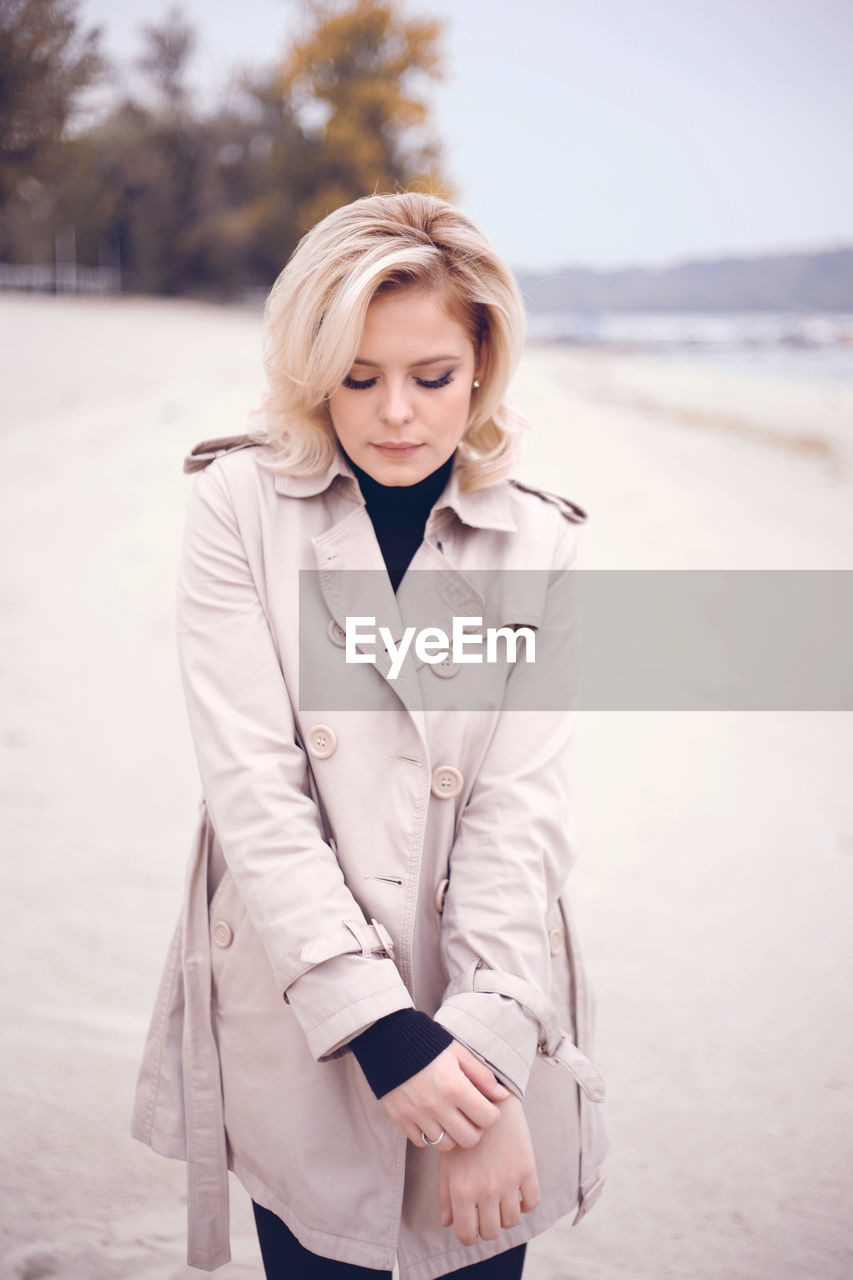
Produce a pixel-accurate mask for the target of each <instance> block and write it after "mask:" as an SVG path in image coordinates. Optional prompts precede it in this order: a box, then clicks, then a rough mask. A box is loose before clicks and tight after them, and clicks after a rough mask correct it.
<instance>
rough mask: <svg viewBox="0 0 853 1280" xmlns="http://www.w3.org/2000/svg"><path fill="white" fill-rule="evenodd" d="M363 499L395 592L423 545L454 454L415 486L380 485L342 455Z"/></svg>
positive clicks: (347, 457)
mask: <svg viewBox="0 0 853 1280" xmlns="http://www.w3.org/2000/svg"><path fill="white" fill-rule="evenodd" d="M341 453H343V455H344V457H345V458H346V460H347V462H348V463H349V465H350V466H351V467H352V469H353V472H354V473H355V477H356V479H357V480H358V485H359V488H360V489H361V492H362V494H363V495H364V501H365V503H366V505H367V514H368V515H369V516H370V519H371V520H372V522H373V528H374V530H375V531H376V537H377V540H378V542H379V547H380V550H381V551H382V558H383V559H384V561H385V567H386V569H387V570H388V576H389V578H390V579H391V586H392V587H393V588H394V591H395V592H396V590H397V588H398V587H399V585H400V583H401V582H402V580H403V575H404V573H405V572H406V570H407V569H408V567H409V565H410V563H411V560H412V556H413V555H414V554H415V552H416V551H417V549H418V547H419V546H420V545H421V543H422V542H423V537H424V529H425V527H426V522H427V517H428V516H429V513H430V511H432V509H433V507H434V506H435V503H436V501H437V500H438V498H439V496H440V494H441V492H442V490H443V489H444V486H445V485H446V484H447V481H448V479H449V478H450V472H451V471H452V470H453V454H451V455H450V457H449V458H448V459H447V461H446V462H443V463H442V464H441V466H440V467H438V468H437V469H436V470H435V471H433V472H432V473H431V474H430V475H428V476H425V477H424V479H423V480H418V481H417V483H416V484H405V485H403V484H399V485H393V484H380V483H379V481H378V480H374V479H373V477H372V476H369V475H368V474H367V472H366V471H362V469H361V467H359V466H357V465H356V463H354V462H353V460H352V458H351V457H350V456H349V455H348V454H347V453H344V450H343V449H341Z"/></svg>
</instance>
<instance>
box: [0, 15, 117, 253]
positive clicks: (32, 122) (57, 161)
mask: <svg viewBox="0 0 853 1280" xmlns="http://www.w3.org/2000/svg"><path fill="white" fill-rule="evenodd" d="M77 7H78V6H77V5H76V4H75V3H73V0H0V211H1V212H0V256H4V255H5V254H7V253H8V252H9V251H10V247H11V242H13V241H14V240H15V238H16V234H17V233H18V232H19V230H20V228H21V227H22V226H23V225H26V224H29V225H30V226H31V227H32V226H34V225H35V226H38V225H39V224H43V226H44V235H45V236H46V237H47V238H48V240H51V239H52V234H53V230H54V228H53V214H54V207H53V206H54V201H53V192H52V189H53V186H54V183H55V179H56V173H57V168H58V166H60V165H61V161H62V154H61V153H62V145H63V142H64V139H65V136H66V131H67V126H68V122H69V120H70V118H71V116H72V115H73V113H74V111H75V108H76V107H77V105H78V103H79V100H80V96H81V94H82V93H83V91H84V90H85V89H86V88H87V87H88V86H89V85H90V84H91V83H92V81H93V80H94V79H95V77H96V76H97V75H98V73H99V71H100V70H101V67H102V63H101V59H100V56H99V53H98V42H99V32H98V30H97V29H92V30H89V31H84V30H83V29H82V27H81V24H80V22H79V19H78V17H77V13H76V10H77Z"/></svg>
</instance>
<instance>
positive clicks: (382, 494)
mask: <svg viewBox="0 0 853 1280" xmlns="http://www.w3.org/2000/svg"><path fill="white" fill-rule="evenodd" d="M339 448H340V449H341V453H342V454H343V456H344V457H345V458H346V460H347V462H348V463H349V465H350V466H351V467H352V469H353V473H354V474H355V478H356V479H357V480H358V484H359V488H360V489H361V492H362V494H363V495H364V500H365V502H366V503H367V505H368V507H371V506H382V507H386V508H388V507H400V508H405V509H407V510H409V511H413V510H414V509H416V508H417V507H425V508H426V510H427V511H429V510H430V508H431V507H432V505H433V503H434V502H435V500H436V499H437V498H438V497H439V495H440V493H441V491H442V489H443V488H444V486H445V485H446V484H447V481H448V479H449V477H450V473H451V471H452V470H453V458H454V456H455V455H454V454H451V455H450V457H449V458H448V459H447V460H446V461H445V462H443V463H442V464H441V466H440V467H436V469H435V471H432V472H430V474H429V475H428V476H424V478H423V480H416V481H415V483H414V484H382V483H381V482H380V481H379V480H374V478H373V476H371V475H368V473H367V472H366V471H365V470H364V469H363V468H362V467H360V466H358V464H357V463H355V462H353V460H352V458H351V457H350V456H349V454H348V453H347V452H346V451H345V450H344V449H343V448H342V447H341V446H339Z"/></svg>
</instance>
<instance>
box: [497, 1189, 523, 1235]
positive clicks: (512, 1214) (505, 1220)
mask: <svg viewBox="0 0 853 1280" xmlns="http://www.w3.org/2000/svg"><path fill="white" fill-rule="evenodd" d="M519 1222H521V1193H520V1192H518V1193H517V1194H516V1195H515V1196H505V1197H504V1199H503V1200H501V1226H502V1227H517V1226H518V1224H519Z"/></svg>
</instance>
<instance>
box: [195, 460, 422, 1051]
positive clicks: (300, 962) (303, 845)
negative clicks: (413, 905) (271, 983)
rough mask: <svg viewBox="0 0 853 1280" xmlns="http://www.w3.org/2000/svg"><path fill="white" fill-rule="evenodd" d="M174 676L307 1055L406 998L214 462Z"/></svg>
mask: <svg viewBox="0 0 853 1280" xmlns="http://www.w3.org/2000/svg"><path fill="white" fill-rule="evenodd" d="M177 638H178V655H179V662H180V669H181V677H182V681H183V686H184V693H185V696H186V703H187V709H188V713H189V722H190V729H191V733H192V738H193V744H194V746H195V753H196V758H197V760H198V767H199V772H200V774H201V780H202V787H203V790H204V795H205V800H206V803H207V807H208V810H209V812H210V816H211V820H212V823H213V827H214V830H215V831H216V834H217V836H218V838H219V842H220V844H221V846H222V850H223V853H224V855H225V859H226V862H227V864H228V868H229V870H230V872H231V874H232V876H233V878H234V881H235V884H236V886H237V889H238V891H239V893H240V896H241V898H242V900H243V902H244V904H245V907H246V911H247V914H248V916H249V919H250V920H251V922H252V924H253V925H254V927H255V929H256V931H257V933H258V934H259V936H260V938H261V941H262V943H263V945H264V949H265V951H266V953H267V956H268V958H269V962H270V965H271V966H272V971H273V974H274V976H275V979H276V982H277V984H278V986H279V988H280V990H281V992H282V995H283V996H284V998H285V999H286V1000H287V1002H288V1003H289V1005H290V1007H291V1008H292V1010H293V1012H294V1014H295V1015H296V1017H297V1019H298V1020H299V1022H300V1024H301V1026H302V1028H303V1030H304V1032H305V1034H306V1037H307V1041H308V1045H309V1048H310V1050H311V1052H312V1054H313V1056H314V1057H315V1058H317V1059H321V1058H323V1057H327V1056H328V1055H330V1054H332V1053H334V1052H336V1051H337V1050H339V1049H340V1048H341V1047H342V1046H343V1045H344V1044H345V1043H346V1042H347V1041H348V1040H349V1039H350V1038H351V1037H352V1036H353V1035H355V1034H357V1033H358V1032H359V1031H362V1030H363V1029H364V1028H365V1027H367V1026H369V1025H370V1024H371V1023H373V1022H375V1021H376V1019H377V1018H381V1017H383V1016H385V1015H386V1014H389V1013H392V1012H394V1011H395V1010H397V1009H403V1008H409V1007H411V1005H412V1000H411V997H410V996H409V993H408V991H407V989H406V987H405V985H404V983H403V981H402V978H401V977H400V974H399V971H398V969H397V967H396V965H395V963H394V961H393V959H392V958H390V955H391V947H390V937H389V935H388V934H387V932H386V931H385V929H384V926H383V925H382V924H381V922H377V921H373V922H368V921H367V920H366V919H365V917H364V915H363V913H362V911H361V908H360V907H359V905H358V903H357V902H356V900H355V898H354V897H353V895H352V893H351V892H350V890H349V888H348V886H347V884H346V882H345V880H344V876H343V873H342V871H341V868H340V866H339V865H338V862H337V859H336V857H335V854H334V852H333V851H332V849H331V847H330V846H329V844H328V843H327V842H326V841H325V839H324V835H323V827H322V822H321V818H320V814H319V811H318V809H317V806H316V804H315V802H314V800H313V798H312V796H311V789H310V777H309V767H308V761H307V758H306V755H305V751H304V749H303V747H302V745H301V743H300V742H299V738H298V733H297V730H296V725H295V720H294V715H293V708H292V705H291V701H290V697H289V694H288V690H287V687H286V685H285V680H284V676H283V674H282V670H281V667H280V665H279V660H278V656H277V652H276V648H275V644H274V642H273V637H272V634H271V632H270V628H269V624H268V621H267V616H266V613H265V611H264V608H263V604H262V602H261V599H260V596H259V594H258V590H257V588H256V585H255V581H254V578H253V575H252V571H251V566H250V564H249V560H248V557H247V554H246V549H245V544H244V539H243V537H242V536H241V530H240V526H239V520H238V518H237V515H236V514H235V510H234V504H233V502H232V500H231V497H230V493H229V489H228V482H227V476H226V475H225V474H224V472H223V467H222V464H219V463H213V464H211V466H210V467H208V468H207V469H206V470H205V471H203V472H201V474H200V475H199V476H198V477H197V479H196V481H195V483H194V486H193V492H192V495H191V498H190V502H189V508H188V514H187V522H186V529H185V535H184V542H183V548H182V552H181V560H180V569H179V574H178V597H177Z"/></svg>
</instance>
